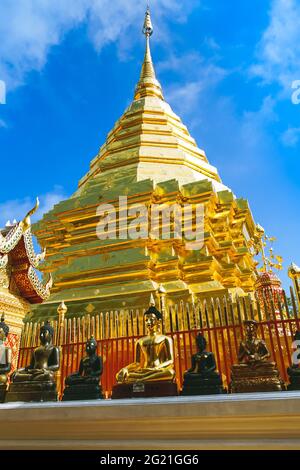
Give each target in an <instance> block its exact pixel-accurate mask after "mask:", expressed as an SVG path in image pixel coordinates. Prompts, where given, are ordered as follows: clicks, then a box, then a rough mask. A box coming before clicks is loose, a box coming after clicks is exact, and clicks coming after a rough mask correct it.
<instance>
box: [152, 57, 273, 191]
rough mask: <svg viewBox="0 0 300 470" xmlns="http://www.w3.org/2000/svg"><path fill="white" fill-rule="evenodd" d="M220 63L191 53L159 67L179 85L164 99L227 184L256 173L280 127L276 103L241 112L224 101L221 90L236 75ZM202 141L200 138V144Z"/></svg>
mask: <svg viewBox="0 0 300 470" xmlns="http://www.w3.org/2000/svg"><path fill="white" fill-rule="evenodd" d="M217 60H218V58H215V57H213V58H211V59H204V58H202V57H201V56H200V55H199V54H197V53H195V52H192V53H187V54H186V55H183V56H177V55H175V54H171V55H170V57H169V59H168V60H166V61H165V62H163V63H160V64H159V72H160V73H164V72H166V73H168V72H169V71H172V72H173V73H175V75H176V76H177V77H178V80H177V81H176V83H173V84H171V85H170V86H167V87H165V90H164V91H165V97H166V100H167V101H168V102H169V104H170V105H171V106H172V107H173V109H174V111H175V112H176V113H177V114H178V115H179V116H180V117H182V119H183V121H184V122H185V124H187V126H188V128H189V130H190V132H191V134H192V135H193V137H197V140H198V143H199V146H200V147H201V148H204V150H205V151H206V152H207V156H208V159H209V161H210V162H211V163H212V164H213V165H216V166H217V167H218V168H219V170H220V174H221V177H222V176H223V177H224V182H225V183H226V181H228V178H229V177H230V178H231V180H233V179H235V178H236V179H237V180H240V178H241V176H242V175H247V174H248V173H249V171H253V172H254V171H258V169H259V168H261V165H262V161H264V162H265V163H266V165H267V158H266V156H267V155H270V154H271V153H272V152H271V151H270V149H271V148H272V142H271V139H270V138H269V137H268V126H269V125H270V124H272V123H273V122H275V121H277V119H278V117H277V114H276V112H275V106H276V101H275V100H274V99H273V98H272V97H271V96H267V97H266V98H265V99H264V100H263V102H262V104H261V106H259V107H258V108H257V109H251V102H250V103H245V104H244V109H242V110H239V109H237V105H236V101H235V98H234V97H233V96H232V97H231V96H224V95H222V92H220V90H221V89H222V88H221V85H222V83H223V81H224V79H226V78H227V77H228V76H229V75H230V74H231V73H235V72H236V71H235V70H232V71H231V70H225V69H223V68H221V67H219V66H218V64H217ZM198 136H199V138H198Z"/></svg>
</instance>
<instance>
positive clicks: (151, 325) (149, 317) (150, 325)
mask: <svg viewBox="0 0 300 470" xmlns="http://www.w3.org/2000/svg"><path fill="white" fill-rule="evenodd" d="M144 318H145V323H146V327H147V330H148V332H149V333H150V334H151V333H154V332H156V331H157V330H159V327H160V322H161V320H162V314H161V313H160V311H159V310H157V308H156V307H155V306H154V305H151V306H150V307H149V308H148V310H147V311H146V312H145V313H144Z"/></svg>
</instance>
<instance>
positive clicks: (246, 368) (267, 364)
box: [229, 320, 285, 393]
mask: <svg viewBox="0 0 300 470" xmlns="http://www.w3.org/2000/svg"><path fill="white" fill-rule="evenodd" d="M258 326H259V325H258V323H257V322H256V321H255V320H245V321H244V331H245V339H244V340H243V341H241V343H240V347H239V352H238V361H239V363H238V364H233V365H232V367H231V383H230V386H229V388H230V391H231V393H249V392H275V391H280V390H284V389H285V385H284V383H283V381H282V379H281V377H280V375H279V372H278V369H277V366H276V364H275V362H272V361H270V360H269V358H270V352H269V350H268V347H267V345H266V343H265V341H264V340H263V339H261V338H259V337H258Z"/></svg>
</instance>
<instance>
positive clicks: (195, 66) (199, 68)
mask: <svg viewBox="0 0 300 470" xmlns="http://www.w3.org/2000/svg"><path fill="white" fill-rule="evenodd" d="M157 69H158V72H159V73H163V72H169V71H172V72H175V73H177V74H178V76H179V83H178V82H177V83H176V82H175V83H172V84H171V85H167V86H166V87H165V88H164V91H165V96H166V99H167V101H168V102H169V103H170V104H171V106H174V108H175V109H176V112H177V113H178V114H179V115H181V114H184V115H186V116H187V115H188V116H189V117H190V116H191V115H194V114H195V112H196V109H197V106H198V103H199V100H200V97H202V95H205V94H207V93H211V92H212V91H213V90H214V89H215V87H216V86H217V85H218V84H219V83H220V82H221V81H222V80H223V79H224V78H225V77H226V75H227V74H228V72H227V71H226V70H225V69H223V68H221V67H218V66H217V65H216V64H215V63H214V62H213V60H205V59H204V58H202V57H201V56H200V54H198V53H197V52H188V53H187V54H184V55H182V56H177V55H175V54H171V55H170V56H169V58H168V59H167V60H165V61H164V62H160V63H159V64H158V66H157ZM198 117H199V115H198V114H197V118H198Z"/></svg>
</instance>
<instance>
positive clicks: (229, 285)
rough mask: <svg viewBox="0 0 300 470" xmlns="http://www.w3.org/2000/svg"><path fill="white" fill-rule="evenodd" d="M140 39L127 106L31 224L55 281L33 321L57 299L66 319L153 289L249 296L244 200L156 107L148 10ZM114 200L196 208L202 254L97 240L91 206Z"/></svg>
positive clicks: (154, 243)
mask: <svg viewBox="0 0 300 470" xmlns="http://www.w3.org/2000/svg"><path fill="white" fill-rule="evenodd" d="M143 33H144V35H145V38H146V51H145V57H144V61H143V64H142V70H141V75H140V78H139V81H138V84H137V86H136V89H135V93H134V99H133V101H132V103H131V104H130V105H129V106H128V108H127V109H126V110H125V112H124V114H123V115H122V116H121V118H120V119H119V120H118V121H117V122H116V123H115V125H114V127H113V129H112V130H111V131H110V132H109V134H108V136H107V139H106V142H105V143H104V144H103V145H102V147H101V148H100V150H99V152H98V154H97V155H96V157H95V158H94V159H93V160H92V161H91V164H90V168H89V171H88V172H87V174H86V175H85V176H83V178H81V180H80V181H79V185H78V189H77V191H76V192H75V193H74V194H73V195H72V196H71V197H70V198H69V199H67V200H65V201H62V202H60V203H59V204H56V205H55V206H54V208H53V209H52V210H51V211H50V212H48V213H47V214H45V215H44V216H43V218H42V220H41V221H40V222H38V223H37V224H36V225H35V227H34V231H35V234H36V236H37V237H38V240H39V243H40V244H41V246H42V247H43V248H46V249H47V256H46V262H45V267H44V271H45V272H51V273H52V274H53V278H54V286H53V289H52V294H51V296H50V298H49V300H48V301H47V302H46V303H45V304H44V305H41V306H39V307H38V308H36V309H34V312H33V314H32V316H33V318H35V319H38V318H45V316H47V318H48V317H49V316H50V317H51V316H52V317H55V316H56V310H57V306H58V305H59V304H60V303H61V302H62V301H67V302H68V314H69V315H70V316H77V315H78V316H81V315H84V314H86V313H87V312H88V313H91V312H93V313H97V312H98V311H100V310H105V311H109V310H113V309H115V308H133V307H138V306H144V305H147V304H148V299H149V295H150V294H151V293H154V292H156V291H157V289H158V287H159V286H161V288H162V289H164V291H165V292H166V296H167V297H168V299H169V300H171V301H172V299H175V298H177V297H180V298H181V299H184V298H187V299H188V298H189V296H191V295H193V296H196V297H200V298H203V297H206V296H207V297H208V296H209V297H211V296H217V295H224V294H226V293H229V292H230V293H232V294H235V293H238V294H241V295H243V294H245V293H248V292H252V291H253V290H254V284H255V280H256V271H255V260H254V250H253V247H252V246H251V241H252V240H253V239H254V237H255V227H256V226H255V223H254V221H253V217H252V214H251V211H250V209H249V206H248V202H247V201H246V200H245V199H239V198H236V196H235V195H234V194H233V192H232V191H231V190H230V189H229V188H228V187H227V186H225V185H224V184H223V183H222V181H221V179H220V176H219V175H218V171H217V169H216V168H215V167H214V166H212V165H211V164H210V163H209V162H208V160H207V157H206V155H205V152H204V151H203V150H201V149H200V148H198V146H197V144H196V142H195V140H194V139H193V138H192V137H191V135H190V134H189V132H188V130H187V128H186V126H185V125H184V124H183V123H182V121H181V119H180V118H179V117H178V116H177V115H176V114H175V113H174V112H173V111H172V109H171V107H170V105H169V104H168V103H167V102H166V101H165V99H164V96H163V92H162V87H161V85H160V83H159V82H158V80H157V78H156V74H155V70H154V66H153V62H152V58H151V52H150V37H151V35H152V33H153V27H152V23H151V17H150V12H149V9H147V12H146V16H145V22H144V27H143ZM120 196H122V197H123V198H125V197H126V198H127V203H128V206H130V205H134V206H142V205H143V206H146V207H147V209H148V210H149V211H150V209H151V207H152V206H153V204H161V205H163V206H164V207H168V206H171V205H172V204H179V205H184V204H190V205H192V206H195V205H200V204H201V205H203V208H204V209H203V210H204V224H203V244H202V246H201V248H199V249H198V250H195V249H193V250H190V249H187V246H186V245H185V244H184V243H182V242H181V241H180V240H178V239H176V238H170V239H153V238H152V237H151V236H150V235H149V236H148V237H144V238H140V239H134V240H133V239H130V238H128V237H127V238H126V236H120V229H119V234H118V235H119V236H117V237H114V238H107V239H99V237H98V236H97V225H98V223H99V215H98V212H97V211H98V207H99V205H100V204H101V205H103V204H107V205H110V206H108V207H111V206H113V207H118V203H119V197H120ZM108 211H109V209H108ZM117 211H118V209H117ZM124 220H125V222H129V221H130V220H131V219H130V215H128V213H126V214H125V215H124V213H123V212H122V213H121V211H118V212H117V222H118V224H119V225H118V226H120V224H121V222H122V223H123V222H124ZM123 235H124V234H123Z"/></svg>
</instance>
